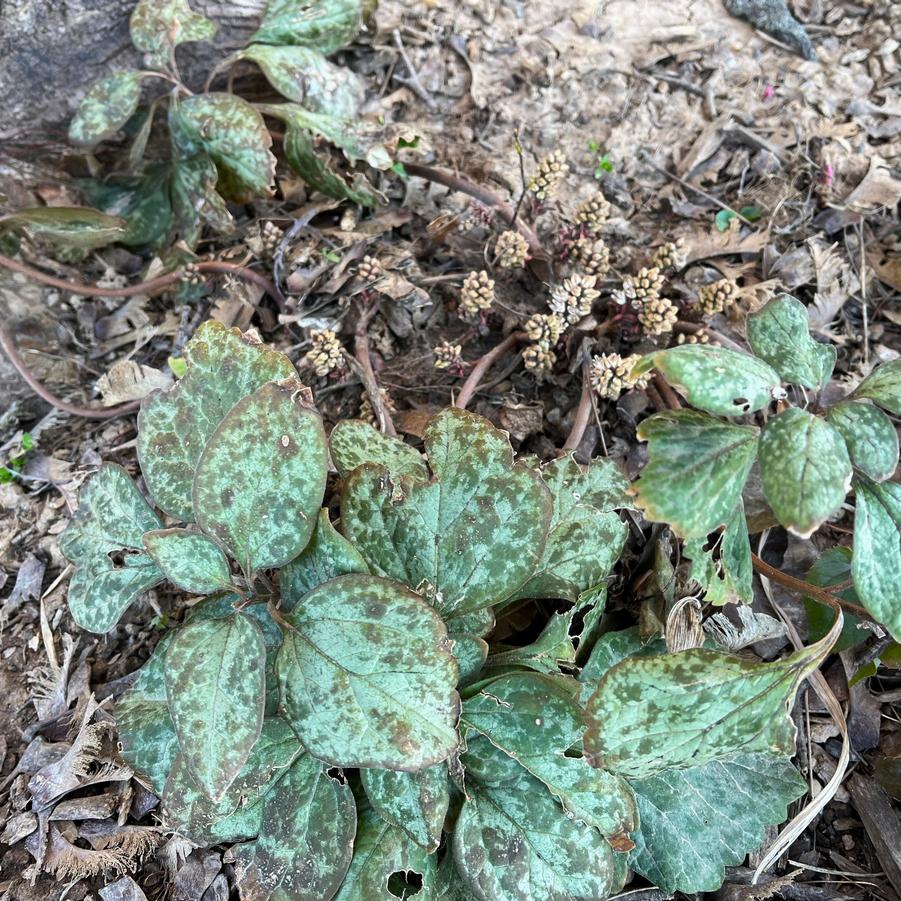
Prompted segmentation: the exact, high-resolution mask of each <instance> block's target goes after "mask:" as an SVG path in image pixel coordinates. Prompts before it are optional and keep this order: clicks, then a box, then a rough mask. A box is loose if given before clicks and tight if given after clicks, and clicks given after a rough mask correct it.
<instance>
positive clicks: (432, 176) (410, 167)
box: [404, 163, 549, 260]
mask: <svg viewBox="0 0 901 901" xmlns="http://www.w3.org/2000/svg"><path fill="white" fill-rule="evenodd" d="M404 169H406V171H407V172H408V173H409V174H410V175H415V176H417V177H418V178H424V179H426V180H427V181H433V182H435V184H438V185H444V187H446V188H451V189H452V190H454V191H462V192H463V193H464V194H468V195H469V196H470V197H475V199H476V200H478V201H479V203H484V204H485V206H488V207H491V208H492V209H494V210H496V211H497V213H498V215H499V216H500V217H501V218H502V219H504V221H505V222H507V223H508V224H509V225H510V226H511V227H513V228H516V229H518V230H519V232H520V233H521V234H522V236H523V237H524V238H525V239H526V241H528V242H529V251H530V252H531V254H532V256H533V257H535V258H537V259H542V260H547V259H549V257H548V254H547V253H546V252H545V250H544V248H543V247H542V246H541V242H540V241H539V240H538V235H536V234H535V232H534V231H533V230H532V229H531V228H529V226H528V225H526V224H525V223H524V222H521V221H517V219H516V211H515V210H514V209H513V207H512V206H510V204H509V203H506V202H504V201H503V200H501V199H500V197H498V196H497V195H496V194H494V193H493V192H492V191H489V190H488V189H487V188H483V187H480V186H479V185H477V184H474V183H473V182H471V181H469V180H468V179H465V178H461V177H460V176H458V175H454V174H453V173H451V172H445V171H444V170H442V169H433V168H432V167H431V166H423V165H422V164H421V163H404Z"/></svg>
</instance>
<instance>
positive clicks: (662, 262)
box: [651, 238, 688, 272]
mask: <svg viewBox="0 0 901 901" xmlns="http://www.w3.org/2000/svg"><path fill="white" fill-rule="evenodd" d="M687 261H688V248H687V247H686V246H685V239H684V238H676V240H675V241H667V242H666V243H665V244H661V245H660V246H659V247H658V248H657V250H656V252H655V253H654V259H653V260H652V262H651V265H652V266H653V267H654V268H655V269H659V270H660V271H661V272H675V271H676V270H677V269H681V268H682V267H683V266H685V263H686V262H687Z"/></svg>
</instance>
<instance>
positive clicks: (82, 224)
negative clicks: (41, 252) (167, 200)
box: [0, 206, 127, 252]
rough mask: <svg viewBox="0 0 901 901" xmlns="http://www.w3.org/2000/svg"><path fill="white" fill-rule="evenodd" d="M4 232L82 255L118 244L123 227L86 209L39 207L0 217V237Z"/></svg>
mask: <svg viewBox="0 0 901 901" xmlns="http://www.w3.org/2000/svg"><path fill="white" fill-rule="evenodd" d="M7 231H13V232H16V233H22V232H25V233H26V234H28V235H29V236H30V237H32V238H36V239H41V240H45V241H49V242H51V243H52V244H55V245H57V246H59V247H63V248H71V249H73V250H76V251H85V252H86V251H89V250H96V249H97V248H98V247H106V245H107V244H112V243H114V242H115V241H121V240H122V239H123V238H124V237H125V236H126V234H127V224H126V222H125V221H124V220H123V219H119V218H118V217H117V216H108V215H107V214H106V213H101V212H100V211H99V210H92V209H90V208H89V207H80V206H39V207H29V208H26V209H22V210H16V212H15V213H8V214H7V215H5V216H0V235H2V234H3V233H4V232H7Z"/></svg>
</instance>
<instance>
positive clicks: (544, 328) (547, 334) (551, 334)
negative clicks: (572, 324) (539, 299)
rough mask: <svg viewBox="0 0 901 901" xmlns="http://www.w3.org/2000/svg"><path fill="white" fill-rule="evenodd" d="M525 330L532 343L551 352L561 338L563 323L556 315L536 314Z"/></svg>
mask: <svg viewBox="0 0 901 901" xmlns="http://www.w3.org/2000/svg"><path fill="white" fill-rule="evenodd" d="M523 328H524V330H525V333H526V335H528V337H529V340H530V341H534V342H535V343H536V344H540V345H541V346H542V347H543V348H544V349H545V350H550V348H552V347H553V346H554V345H555V344H556V343H557V341H558V340H559V338H560V333H561V332H562V331H563V323H562V322H561V320H560V317H559V316H557V315H556V314H555V313H536V314H535V315H534V316H530V317H529V318H528V319H527V320H526V324H525V326H523Z"/></svg>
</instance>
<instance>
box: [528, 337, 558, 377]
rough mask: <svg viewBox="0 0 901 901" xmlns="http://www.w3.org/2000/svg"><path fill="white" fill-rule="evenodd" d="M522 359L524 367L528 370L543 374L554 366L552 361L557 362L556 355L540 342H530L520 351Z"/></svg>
mask: <svg viewBox="0 0 901 901" xmlns="http://www.w3.org/2000/svg"><path fill="white" fill-rule="evenodd" d="M522 361H523V363H525V364H526V369H528V370H529V372H535V373H538V374H542V375H543V374H545V373H548V372H550V371H551V370H552V369H553V368H554V363H556V362H557V355H556V354H555V353H554V352H553V351H552V350H548V349H547V348H546V347H542V346H541V345H540V344H530V345H529V346H528V347H527V348H526V349H525V350H524V351H523V352H522Z"/></svg>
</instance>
